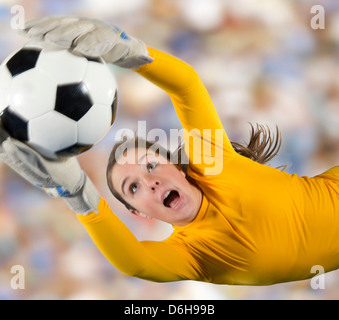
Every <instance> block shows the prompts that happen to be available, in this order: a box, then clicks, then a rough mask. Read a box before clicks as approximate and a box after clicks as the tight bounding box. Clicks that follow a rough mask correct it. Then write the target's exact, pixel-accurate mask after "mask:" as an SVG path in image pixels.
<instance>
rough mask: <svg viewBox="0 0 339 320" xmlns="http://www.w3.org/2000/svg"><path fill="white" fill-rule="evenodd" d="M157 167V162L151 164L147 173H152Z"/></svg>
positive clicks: (148, 165)
mask: <svg viewBox="0 0 339 320" xmlns="http://www.w3.org/2000/svg"><path fill="white" fill-rule="evenodd" d="M156 166H157V163H156V162H150V163H148V164H147V171H148V172H151V171H152V170H153V169H154V168H155V167H156Z"/></svg>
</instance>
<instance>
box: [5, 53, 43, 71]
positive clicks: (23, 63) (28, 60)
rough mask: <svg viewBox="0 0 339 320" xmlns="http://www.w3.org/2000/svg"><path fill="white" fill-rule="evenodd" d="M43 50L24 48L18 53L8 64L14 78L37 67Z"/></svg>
mask: <svg viewBox="0 0 339 320" xmlns="http://www.w3.org/2000/svg"><path fill="white" fill-rule="evenodd" d="M40 52H41V50H39V49H33V48H31V49H30V48H24V49H22V50H19V51H18V52H16V53H15V54H14V55H13V56H12V57H11V58H10V59H9V60H8V61H7V63H6V66H7V68H8V70H9V72H10V73H11V74H12V76H13V77H15V76H17V75H19V74H21V73H23V72H25V71H27V70H30V69H32V68H34V67H35V65H36V63H37V61H38V59H39V56H40Z"/></svg>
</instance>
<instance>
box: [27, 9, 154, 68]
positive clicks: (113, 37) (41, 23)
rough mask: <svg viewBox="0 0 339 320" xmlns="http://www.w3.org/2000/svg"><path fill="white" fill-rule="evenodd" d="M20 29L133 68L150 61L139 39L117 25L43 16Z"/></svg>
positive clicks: (35, 38)
mask: <svg viewBox="0 0 339 320" xmlns="http://www.w3.org/2000/svg"><path fill="white" fill-rule="evenodd" d="M24 32H25V33H26V34H27V35H28V36H29V37H31V38H32V39H34V40H41V39H42V40H46V41H47V42H51V43H53V44H55V45H57V46H60V47H63V48H66V49H72V50H73V51H74V52H76V53H80V54H82V55H84V56H87V57H102V58H103V59H104V60H105V61H106V62H107V63H112V64H115V65H118V66H120V67H123V68H130V69H136V68H139V67H141V66H142V65H144V64H148V63H150V62H152V61H153V58H151V57H149V54H148V52H147V49H146V46H145V44H144V42H143V41H141V40H139V39H136V38H133V37H131V36H128V35H127V34H126V33H125V32H123V31H122V30H121V29H120V28H119V27H117V26H114V25H110V24H107V23H105V22H102V21H99V20H96V19H90V18H80V17H68V16H63V17H45V18H41V19H35V20H31V21H29V22H27V23H26V25H25V29H24Z"/></svg>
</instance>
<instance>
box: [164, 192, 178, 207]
mask: <svg viewBox="0 0 339 320" xmlns="http://www.w3.org/2000/svg"><path fill="white" fill-rule="evenodd" d="M179 200H180V195H179V193H178V191H175V190H170V191H167V192H166V194H165V198H164V201H163V204H164V206H165V207H167V208H173V207H174V206H175V205H176V204H177V203H178V201H179Z"/></svg>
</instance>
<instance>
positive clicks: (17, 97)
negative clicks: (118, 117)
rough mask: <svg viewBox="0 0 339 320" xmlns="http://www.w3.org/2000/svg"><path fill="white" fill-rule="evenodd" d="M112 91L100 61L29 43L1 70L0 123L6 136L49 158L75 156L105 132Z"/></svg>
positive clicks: (111, 112) (110, 74)
mask: <svg viewBox="0 0 339 320" xmlns="http://www.w3.org/2000/svg"><path fill="white" fill-rule="evenodd" d="M117 92H118V90H117V81H116V78H115V76H114V74H113V72H112V70H111V69H110V67H109V66H108V65H107V64H106V63H105V62H104V61H103V60H102V59H101V58H98V59H89V58H85V57H82V56H77V55H75V54H73V53H71V52H70V51H69V50H66V49H61V48H59V47H55V46H52V45H48V46H46V44H45V43H28V44H26V45H25V46H23V47H22V48H20V49H19V50H17V51H15V52H14V53H12V54H11V55H10V56H9V57H8V58H7V59H6V60H5V61H4V62H3V63H2V64H1V66H0V119H1V122H2V125H3V127H4V128H5V129H6V131H7V132H8V133H9V134H10V136H12V137H13V138H15V139H18V140H20V141H23V142H25V143H26V144H28V145H29V146H31V147H32V148H33V149H35V150H36V151H38V152H39V153H40V154H42V155H43V156H45V157H47V158H49V159H58V158H61V157H68V156H75V155H78V154H80V153H82V152H85V151H87V150H89V149H90V148H91V147H92V146H93V145H95V144H97V143H98V142H99V141H100V140H102V139H103V138H104V137H105V136H106V134H107V133H108V131H109V129H110V128H111V126H112V124H113V122H114V118H115V114H116V110H117V102H118V96H117Z"/></svg>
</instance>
